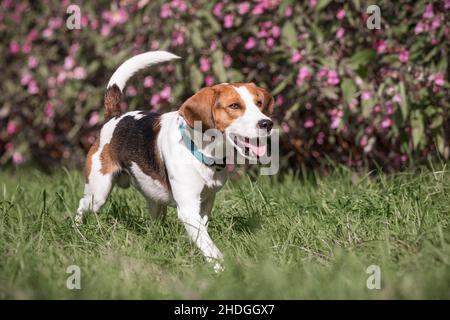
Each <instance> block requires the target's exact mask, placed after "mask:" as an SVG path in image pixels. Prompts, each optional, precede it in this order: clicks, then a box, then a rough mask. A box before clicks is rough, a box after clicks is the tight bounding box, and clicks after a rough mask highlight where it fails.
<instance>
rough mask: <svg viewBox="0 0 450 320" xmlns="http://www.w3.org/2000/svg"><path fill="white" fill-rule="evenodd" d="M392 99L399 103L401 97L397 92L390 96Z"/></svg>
mask: <svg viewBox="0 0 450 320" xmlns="http://www.w3.org/2000/svg"><path fill="white" fill-rule="evenodd" d="M392 101H394V102H397V103H401V102H402V97H401V96H400V95H399V94H398V93H397V94H396V95H394V97H393V98H392Z"/></svg>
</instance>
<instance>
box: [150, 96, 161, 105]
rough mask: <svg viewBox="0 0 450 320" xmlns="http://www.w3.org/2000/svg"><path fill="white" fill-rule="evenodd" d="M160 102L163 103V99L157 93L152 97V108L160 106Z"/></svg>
mask: <svg viewBox="0 0 450 320" xmlns="http://www.w3.org/2000/svg"><path fill="white" fill-rule="evenodd" d="M160 101H161V97H160V96H159V94H157V93H155V94H153V95H152V97H151V99H150V104H151V105H152V106H155V105H157V104H159V102H160Z"/></svg>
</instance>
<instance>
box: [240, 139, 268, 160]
mask: <svg viewBox="0 0 450 320" xmlns="http://www.w3.org/2000/svg"><path fill="white" fill-rule="evenodd" d="M244 144H245V146H246V147H247V148H249V149H250V150H251V151H252V152H253V153H254V154H256V155H257V156H258V157H261V156H262V155H263V154H264V153H266V150H267V145H262V146H257V145H254V144H251V143H249V142H244Z"/></svg>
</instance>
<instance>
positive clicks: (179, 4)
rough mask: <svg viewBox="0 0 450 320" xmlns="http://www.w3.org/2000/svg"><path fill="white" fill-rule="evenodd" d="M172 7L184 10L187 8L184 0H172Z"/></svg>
mask: <svg viewBox="0 0 450 320" xmlns="http://www.w3.org/2000/svg"><path fill="white" fill-rule="evenodd" d="M170 5H171V6H172V8H176V9H177V10H178V11H181V12H185V11H186V10H187V4H186V2H185V1H184V0H172V2H171V4H170Z"/></svg>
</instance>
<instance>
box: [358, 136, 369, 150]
mask: <svg viewBox="0 0 450 320" xmlns="http://www.w3.org/2000/svg"><path fill="white" fill-rule="evenodd" d="M368 142H369V139H368V138H367V136H366V135H363V136H362V137H361V139H359V145H360V146H361V147H363V148H364V147H365V146H367V143H368Z"/></svg>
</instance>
